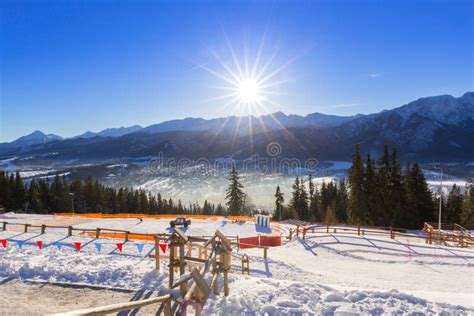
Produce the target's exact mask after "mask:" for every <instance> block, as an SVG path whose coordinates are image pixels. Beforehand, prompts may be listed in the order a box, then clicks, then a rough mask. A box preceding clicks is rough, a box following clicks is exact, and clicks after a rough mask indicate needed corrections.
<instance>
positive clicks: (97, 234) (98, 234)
mask: <svg viewBox="0 0 474 316" xmlns="http://www.w3.org/2000/svg"><path fill="white" fill-rule="evenodd" d="M99 236H100V228H99V227H97V228H96V229H95V238H99Z"/></svg>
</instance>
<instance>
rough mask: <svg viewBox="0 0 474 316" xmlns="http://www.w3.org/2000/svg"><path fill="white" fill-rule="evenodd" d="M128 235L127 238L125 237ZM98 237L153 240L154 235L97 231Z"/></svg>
mask: <svg viewBox="0 0 474 316" xmlns="http://www.w3.org/2000/svg"><path fill="white" fill-rule="evenodd" d="M81 235H86V236H89V237H97V234H96V233H95V232H83V233H81ZM127 236H128V238H126V237H127ZM99 238H116V239H128V240H146V241H154V240H155V235H149V234H133V233H130V234H128V235H126V234H125V233H102V232H101V233H99Z"/></svg>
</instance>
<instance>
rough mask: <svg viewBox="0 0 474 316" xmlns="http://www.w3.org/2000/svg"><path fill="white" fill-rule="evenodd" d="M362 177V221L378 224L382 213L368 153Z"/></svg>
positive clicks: (375, 179) (375, 177) (371, 162)
mask: <svg viewBox="0 0 474 316" xmlns="http://www.w3.org/2000/svg"><path fill="white" fill-rule="evenodd" d="M365 170H366V171H365V177H364V193H365V198H366V200H365V214H364V218H365V220H364V223H365V224H371V225H379V224H380V223H382V221H383V215H382V214H381V209H380V208H379V205H380V203H379V200H378V199H379V198H380V197H379V191H378V185H377V182H376V181H377V174H376V170H374V165H373V161H372V158H371V156H370V153H369V154H368V155H367V160H366V169H365Z"/></svg>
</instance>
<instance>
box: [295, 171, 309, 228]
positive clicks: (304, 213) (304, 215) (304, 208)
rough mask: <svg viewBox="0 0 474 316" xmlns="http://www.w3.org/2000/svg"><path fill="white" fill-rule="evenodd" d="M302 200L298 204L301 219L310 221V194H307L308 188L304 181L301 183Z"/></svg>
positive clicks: (300, 194)
mask: <svg viewBox="0 0 474 316" xmlns="http://www.w3.org/2000/svg"><path fill="white" fill-rule="evenodd" d="M299 190H300V193H299V196H300V200H299V203H298V209H299V212H300V214H299V218H301V219H302V220H304V221H308V220H310V218H309V208H308V192H306V186H305V184H304V180H303V179H301V181H300V188H299Z"/></svg>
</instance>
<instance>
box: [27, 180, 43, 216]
mask: <svg viewBox="0 0 474 316" xmlns="http://www.w3.org/2000/svg"><path fill="white" fill-rule="evenodd" d="M27 200H28V205H29V208H28V210H27V211H28V212H30V211H31V212H36V213H39V212H40V211H41V210H42V209H43V207H42V204H41V197H40V193H39V187H38V185H37V184H36V181H35V180H31V183H30V186H29V188H28V193H27Z"/></svg>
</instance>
